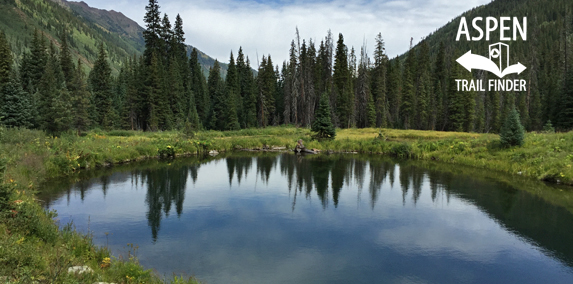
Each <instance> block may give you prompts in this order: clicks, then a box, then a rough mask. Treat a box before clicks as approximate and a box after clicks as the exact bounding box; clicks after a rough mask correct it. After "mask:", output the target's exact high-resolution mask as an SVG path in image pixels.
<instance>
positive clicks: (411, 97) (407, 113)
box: [400, 49, 416, 129]
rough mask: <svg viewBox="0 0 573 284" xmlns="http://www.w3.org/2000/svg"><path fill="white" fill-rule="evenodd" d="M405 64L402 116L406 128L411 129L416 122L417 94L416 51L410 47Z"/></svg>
mask: <svg viewBox="0 0 573 284" xmlns="http://www.w3.org/2000/svg"><path fill="white" fill-rule="evenodd" d="M407 56H408V57H407V58H406V62H405V64H404V73H403V75H402V76H403V79H402V104H401V105H400V116H401V120H402V125H403V127H404V129H410V128H412V127H414V126H415V125H416V124H415V110H416V96H415V86H414V74H413V73H414V70H415V66H414V62H415V53H414V51H413V50H411V49H410V51H408V55H407Z"/></svg>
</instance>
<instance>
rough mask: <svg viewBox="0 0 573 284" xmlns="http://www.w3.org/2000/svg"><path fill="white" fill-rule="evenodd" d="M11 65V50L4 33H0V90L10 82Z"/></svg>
mask: <svg viewBox="0 0 573 284" xmlns="http://www.w3.org/2000/svg"><path fill="white" fill-rule="evenodd" d="M12 64H13V58H12V50H11V49H10V45H9V44H8V40H7V39H6V35H5V34H4V31H0V88H1V87H2V85H4V84H5V83H7V82H8V81H10V73H11V71H12Z"/></svg>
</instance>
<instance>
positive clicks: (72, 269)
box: [68, 265, 94, 274]
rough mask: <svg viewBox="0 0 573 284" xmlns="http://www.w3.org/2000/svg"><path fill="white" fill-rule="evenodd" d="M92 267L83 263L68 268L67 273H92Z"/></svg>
mask: <svg viewBox="0 0 573 284" xmlns="http://www.w3.org/2000/svg"><path fill="white" fill-rule="evenodd" d="M93 272H94V271H93V269H91V268H89V266H87V265H84V266H72V267H70V268H68V273H78V274H82V273H93Z"/></svg>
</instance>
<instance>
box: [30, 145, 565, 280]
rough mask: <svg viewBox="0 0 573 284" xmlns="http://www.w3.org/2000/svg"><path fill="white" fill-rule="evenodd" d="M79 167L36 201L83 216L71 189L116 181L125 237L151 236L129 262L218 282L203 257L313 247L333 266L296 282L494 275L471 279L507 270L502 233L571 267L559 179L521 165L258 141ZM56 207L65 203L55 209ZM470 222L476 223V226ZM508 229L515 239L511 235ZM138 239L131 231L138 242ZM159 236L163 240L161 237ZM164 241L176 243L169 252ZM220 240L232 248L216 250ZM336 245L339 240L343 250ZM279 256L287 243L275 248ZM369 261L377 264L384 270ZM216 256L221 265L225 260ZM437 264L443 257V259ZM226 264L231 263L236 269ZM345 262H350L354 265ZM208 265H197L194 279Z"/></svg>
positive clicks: (105, 188) (310, 253)
mask: <svg viewBox="0 0 573 284" xmlns="http://www.w3.org/2000/svg"><path fill="white" fill-rule="evenodd" d="M225 171H226V174H225ZM87 174H89V175H91V176H88V177H76V179H78V180H79V181H78V180H73V182H76V183H72V181H60V182H52V186H53V188H60V189H62V188H63V189H64V190H56V189H50V187H46V190H44V194H43V195H42V196H41V198H42V199H43V200H45V201H46V207H47V208H55V209H58V211H64V212H71V213H66V214H70V215H72V214H74V213H73V212H74V211H75V210H83V211H87V212H89V213H88V214H93V215H95V214H98V212H97V211H96V210H92V211H90V208H89V204H88V205H83V207H82V205H77V204H75V203H74V200H75V199H76V197H79V200H81V201H82V202H83V201H85V202H86V203H89V200H90V198H91V199H93V198H92V197H91V196H93V195H96V194H97V193H98V192H99V193H101V196H102V198H103V199H104V200H105V202H104V204H105V206H108V207H110V208H111V207H112V205H113V204H112V203H113V202H114V200H120V199H121V198H120V197H119V196H120V194H119V193H120V192H121V191H125V194H124V195H122V196H128V199H127V201H125V202H123V204H122V205H123V206H124V208H123V209H127V208H128V207H134V208H135V209H133V210H132V211H133V212H134V213H129V214H131V215H132V216H131V215H130V216H131V217H129V218H131V219H129V218H127V217H125V218H126V220H127V222H132V223H134V224H136V223H137V222H138V220H139V219H140V217H141V215H138V213H137V212H140V211H138V210H139V209H137V208H139V207H140V206H141V205H144V212H145V214H144V216H143V218H144V220H146V223H147V224H146V226H136V225H133V226H134V227H133V228H132V230H134V233H133V234H134V235H130V236H129V237H130V238H134V236H136V237H137V236H139V235H140V234H141V233H142V232H145V231H146V232H147V233H146V234H147V236H149V235H151V236H150V239H151V242H152V243H153V244H154V245H155V246H156V247H155V249H157V250H160V251H161V252H153V250H152V249H149V251H147V253H148V257H147V258H143V259H142V262H144V263H146V261H147V262H148V263H149V265H151V266H153V267H155V268H157V269H159V270H160V271H164V270H161V269H162V268H161V267H162V261H163V262H165V263H171V266H173V265H175V266H177V263H179V262H182V263H187V262H185V261H183V260H182V259H183V258H184V259H186V261H188V262H190V263H191V264H192V265H191V264H189V266H190V267H193V268H194V269H198V270H200V271H203V272H202V273H204V274H205V275H219V276H213V277H214V278H212V279H214V280H219V281H220V282H226V281H229V282H235V281H231V280H232V279H235V278H233V277H231V276H229V277H230V278H224V280H225V281H222V280H221V279H223V278H220V277H222V276H221V274H224V273H225V272H222V271H220V270H218V269H216V268H213V267H212V266H213V265H220V263H221V262H225V263H226V261H227V262H230V261H233V262H238V263H241V262H245V263H249V264H250V265H255V266H256V265H259V266H260V267H265V269H269V270H273V269H277V267H278V266H280V265H283V266H289V265H293V263H294V262H296V261H295V260H297V261H301V262H300V263H308V264H309V265H310V262H306V261H309V260H311V259H314V260H316V261H317V260H321V261H323V262H324V263H325V266H324V267H322V268H321V269H324V270H325V271H331V270H332V265H334V263H333V262H332V261H334V259H338V260H339V261H340V262H339V263H338V264H337V265H339V266H340V269H339V270H336V269H335V271H332V272H333V275H332V277H327V276H321V277H323V278H310V279H314V280H315V281H313V280H310V281H309V280H308V279H307V280H306V281H302V282H309V283H313V282H328V281H335V282H336V280H341V279H346V278H344V277H346V276H348V277H350V280H353V279H354V280H356V279H362V278H356V277H365V278H364V279H370V280H375V279H378V277H380V275H379V273H380V271H381V270H383V271H385V273H394V274H395V275H394V274H393V276H392V277H394V278H392V279H393V281H397V282H401V281H406V282H412V281H414V282H416V281H428V282H444V281H445V282H448V281H454V280H455V281H463V282H480V281H482V282H483V281H485V282H491V280H492V279H496V278H495V277H496V276H495V275H493V276H491V277H493V278H487V277H486V278H483V277H482V278H479V277H477V276H476V275H474V274H476V273H477V274H480V273H482V272H483V271H481V270H480V269H485V270H484V271H496V272H494V273H500V275H501V274H504V273H508V272H507V271H514V269H515V267H509V266H511V265H513V264H512V263H519V262H515V261H516V260H515V259H511V258H512V257H513V255H510V256H506V255H505V252H504V250H507V251H513V250H516V248H514V247H511V246H512V245H510V247H509V248H506V247H505V246H507V245H508V244H514V243H516V242H517V243H520V245H519V246H529V245H531V246H534V247H535V248H538V249H539V250H540V251H542V252H543V253H544V255H546V256H547V257H550V258H551V259H553V258H554V259H558V260H559V262H560V263H563V264H564V265H566V266H565V267H567V266H568V267H569V268H567V269H566V274H567V275H570V267H573V246H571V245H570V244H571V242H572V241H573V231H572V230H571V229H570V228H572V227H573V214H572V212H573V204H572V203H573V194H572V193H571V191H570V190H568V189H567V188H564V187H556V186H548V185H545V184H543V183H538V182H534V181H528V180H524V179H521V178H514V177H511V176H504V175H500V176H496V174H493V173H491V172H483V171H479V170H475V169H469V168H463V167H459V166H449V165H441V164H435V163H431V162H418V161H393V160H390V159H388V158H385V157H379V156H376V157H364V156H358V155H356V156H344V155H331V156H327V155H317V156H305V157H302V158H301V157H299V156H295V155H291V154H283V155H276V154H268V153H263V154H257V155H233V156H229V157H223V158H221V159H218V160H213V159H212V158H209V159H198V158H191V159H180V160H174V161H171V162H162V161H151V162H148V163H146V164H142V165H128V166H123V167H119V168H116V169H114V170H111V169H104V170H103V171H102V172H99V173H98V172H94V171H92V172H89V173H87ZM221 182H223V184H221ZM365 190H367V193H364V191H365ZM140 193H144V194H140ZM114 194H117V195H114ZM78 195H79V196H78ZM90 195H91V196H90ZM112 196H113V197H112ZM139 196H141V198H140V197H139ZM394 197H397V200H394ZM112 199H113V200H112ZM63 200H65V202H63V203H62V201H63ZM313 200H318V201H319V210H318V211H316V210H314V208H315V207H314V205H313V203H312V201H313ZM395 201H397V202H395ZM118 202H119V201H118ZM64 203H65V204H67V207H66V205H65V204H64ZM284 203H288V212H283V211H282V210H283V209H282V207H283V205H285V204H284ZM363 203H364V209H362V207H361V204H363ZM396 203H398V205H396ZM450 203H451V204H450ZM93 206H94V207H95V206H101V203H97V204H96V203H95V201H94V205H93ZM66 208H70V209H68V211H65V210H66ZM77 208H81V209H77ZM441 208H447V209H448V211H444V210H442V209H441ZM110 210H111V209H110ZM125 212H128V211H125ZM321 212H322V213H321ZM368 212H370V213H368ZM476 212H477V213H476ZM480 212H482V213H480ZM76 214H77V213H76ZM101 214H102V216H98V218H97V219H98V220H99V219H106V218H110V219H111V216H108V215H110V214H111V213H101ZM106 214H107V215H106ZM125 214H128V213H125ZM420 214H422V215H420ZM480 214H481V215H483V214H485V216H486V217H487V218H489V219H488V220H490V219H491V220H494V222H495V223H497V224H499V225H500V226H501V228H502V229H503V232H498V231H495V232H494V231H488V230H494V229H491V228H490V227H491V225H490V224H489V223H488V220H483V219H482V218H483V217H480V216H481V215H480ZM93 215H92V216H93ZM104 215H105V216H104ZM172 215H175V216H172ZM113 217H114V218H118V217H117V216H113ZM173 217H174V218H173ZM464 218H467V220H464ZM95 219H96V218H95V217H94V218H92V220H95ZM180 219H181V220H180ZM174 220H180V221H174ZM318 220H320V221H318ZM102 222H103V221H102ZM110 223H112V224H111V225H101V228H102V229H101V230H107V229H109V230H118V229H117V228H116V227H110V228H108V227H106V226H115V225H113V222H110ZM76 224H78V222H77V221H76ZM409 224H415V225H413V226H410V225H409ZM484 224H488V225H484ZM480 227H487V228H488V229H487V230H486V231H483V230H481V231H480V230H479V228H480ZM476 228H478V229H476ZM149 232H151V234H149ZM160 232H161V233H160ZM508 232H509V235H507V233H508ZM325 236H328V238H326V237H325ZM139 237H140V238H143V237H141V236H139ZM178 237H180V238H183V239H177V238H178ZM514 237H515V238H516V240H514V239H512V238H514ZM325 238H326V239H325ZM490 238H491V239H490ZM175 239H177V240H175ZM508 239H509V240H508ZM122 240H123V239H122ZM162 240H164V243H163V244H162V242H161V241H162ZM517 240H519V241H517ZM129 242H137V240H130V241H129ZM142 242H143V243H144V242H145V241H144V239H141V240H140V242H138V243H140V244H141V243H142ZM167 242H168V243H169V245H168V246H169V248H170V250H169V249H168V248H167V247H166V245H167ZM321 242H322V243H321ZM471 242H473V243H471ZM521 242H523V244H524V245H521ZM118 243H125V241H123V242H122V241H118ZM351 244H352V245H351ZM488 246H491V248H489V247H488ZM183 247H185V249H183ZM173 249H175V251H173ZM143 250H144V251H145V249H143ZM177 250H182V252H180V253H181V254H182V255H181V256H179V257H178V256H177V255H178V253H179V252H178V251H177ZM202 251H207V252H208V253H207V256H205V257H206V258H208V259H209V260H207V259H205V258H202V257H199V259H197V258H190V257H189V256H187V255H188V254H198V253H201V252H202ZM230 251H234V254H231V255H229V252H230ZM183 252H185V253H183ZM337 253H344V257H343V259H344V261H343V260H341V259H340V257H341V256H339V255H337ZM165 254H167V255H169V256H173V260H172V262H173V261H176V262H177V263H175V264H173V263H172V262H169V261H168V260H166V259H165V257H166V255H165ZM490 254H491V255H490ZM528 254H530V253H528ZM281 255H285V256H287V255H290V256H289V258H280V256H281ZM295 255H298V256H300V257H302V258H304V260H301V259H298V258H297V257H295ZM217 256H218V257H217ZM255 256H256V258H253V257H255ZM508 257H509V258H510V259H507V258H508ZM215 258H216V259H215ZM277 258H279V259H277ZM291 258H292V259H291ZM346 258H348V259H346ZM496 258H498V260H497V261H496V260H495V259H496ZM154 259H156V260H154ZM157 259H162V260H161V261H159V260H157ZM289 259H290V260H292V262H289V263H288V265H287V264H286V263H283V264H278V263H282V262H283V261H284V262H286V261H287V260H289ZM331 259H332V260H331ZM273 260H274V261H276V263H277V264H276V265H277V267H269V266H272V265H271V264H272V263H275V262H273ZM351 260H352V261H358V263H359V266H360V267H361V268H360V269H358V268H355V270H352V273H350V272H349V271H348V270H344V269H343V267H349V266H351V267H353V266H352V265H351V264H349V262H351ZM154 261H155V262H154ZM512 261H513V262H512ZM428 262H430V263H432V264H431V265H429V264H428ZM434 262H435V263H434ZM458 262H459V263H458ZM501 262H508V263H506V264H503V263H501ZM327 263H328V265H327ZM373 263H377V265H381V264H382V263H385V265H386V268H385V269H388V271H387V270H384V269H382V268H381V267H379V266H377V265H374V264H373ZM422 263H425V264H423V265H422ZM475 263H481V264H480V265H481V266H478V267H474V266H472V264H474V265H475ZM531 263H536V262H531ZM531 263H529V265H532V264H531ZM486 264H487V265H486ZM165 265H166V264H165ZM179 265H181V264H179ZM225 265H226V267H227V266H228V267H231V264H225ZM233 265H237V264H233ZM412 265H417V266H419V267H418V268H416V269H413V271H415V273H414V272H412V271H410V269H408V267H412ZM520 265H521V264H520ZM171 266H170V267H171ZM425 266H428V267H434V266H436V267H435V268H436V269H437V270H438V271H439V267H442V269H445V271H449V270H450V269H453V270H456V269H458V270H460V271H465V270H467V271H466V272H467V273H469V274H472V275H473V276H474V277H477V278H472V279H473V280H471V279H470V280H471V281H465V280H467V279H466V278H463V277H462V278H455V277H454V278H440V276H438V275H434V274H435V273H432V272H430V271H427V269H425V268H422V267H425ZM449 266H453V267H455V269H454V268H446V267H449ZM486 266H487V267H486ZM490 266H491V267H490ZM497 266H499V268H498V267H497ZM233 267H235V266H233ZM309 267H310V266H309ZM235 268H236V269H237V271H239V270H241V269H245V268H244V267H240V268H239V267H235ZM235 268H233V269H235ZM165 269H166V268H165ZM229 269H230V268H229ZM316 269H318V268H316ZM428 269H429V268H428ZM496 269H499V270H502V271H504V270H506V272H499V271H498V270H496ZM522 269H523V268H522ZM527 269H529V267H528V268H527ZM544 269H546V268H544ZM559 269H563V268H559ZM318 270H320V269H318ZM392 270H393V272H390V271H392ZM550 270H551V269H550ZM194 271H195V270H194ZM233 271H234V270H233ZM356 271H362V272H361V273H362V274H364V275H362V274H360V273H358V272H356ZM469 271H471V273H470V272H469ZM480 271H481V272H480ZM567 271H568V272H567ZM164 272H168V273H170V272H172V271H164ZM259 272H260V275H265V273H263V272H261V271H259ZM236 273H238V274H240V275H242V276H241V277H247V276H245V275H243V274H241V272H236ZM356 273H358V274H356ZM369 273H370V274H369ZM539 273H540V274H539V275H540V276H538V277H542V276H541V275H543V273H547V271H546V272H539ZM197 274H198V276H200V275H199V273H197ZM341 275H346V276H344V277H343V276H341ZM367 275H369V276H367ZM335 276H336V277H335ZM209 277H211V276H206V278H207V280H208V279H209ZM218 277H219V278H218ZM341 277H342V278H341ZM400 277H405V278H400ZM460 277H461V276H460ZM464 277H465V276H464ZM522 277H523V278H524V279H527V278H526V277H525V276H523V275H522ZM543 277H545V276H543ZM229 279H231V280H229ZM238 279H245V278H238ZM248 279H250V280H251V281H246V282H257V280H256V279H255V278H248ZM400 279H402V280H400ZM464 279H465V280H464ZM468 279H469V278H468ZM531 279H538V278H531ZM557 279H558V280H559V279H562V278H559V277H557ZM298 280H300V279H298ZM298 280H297V281H298ZM323 280H324V281H323ZM326 280H328V281H326ZM430 280H433V281H430ZM267 281H268V280H267ZM213 282H218V281H213ZM263 282H264V281H263ZM279 282H280V281H279ZM286 282H288V281H286ZM358 282H360V281H358ZM364 282H368V281H364ZM370 282H372V281H370ZM557 282H560V281H557Z"/></svg>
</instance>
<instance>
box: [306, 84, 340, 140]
mask: <svg viewBox="0 0 573 284" xmlns="http://www.w3.org/2000/svg"><path fill="white" fill-rule="evenodd" d="M311 130H312V131H313V132H316V136H317V137H318V138H326V139H334V137H335V136H336V130H335V129H334V125H333V124H332V119H331V117H330V103H329V100H328V95H327V92H324V93H322V96H321V97H320V103H319V105H318V110H317V111H316V114H315V116H314V122H313V123H312V128H311Z"/></svg>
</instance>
